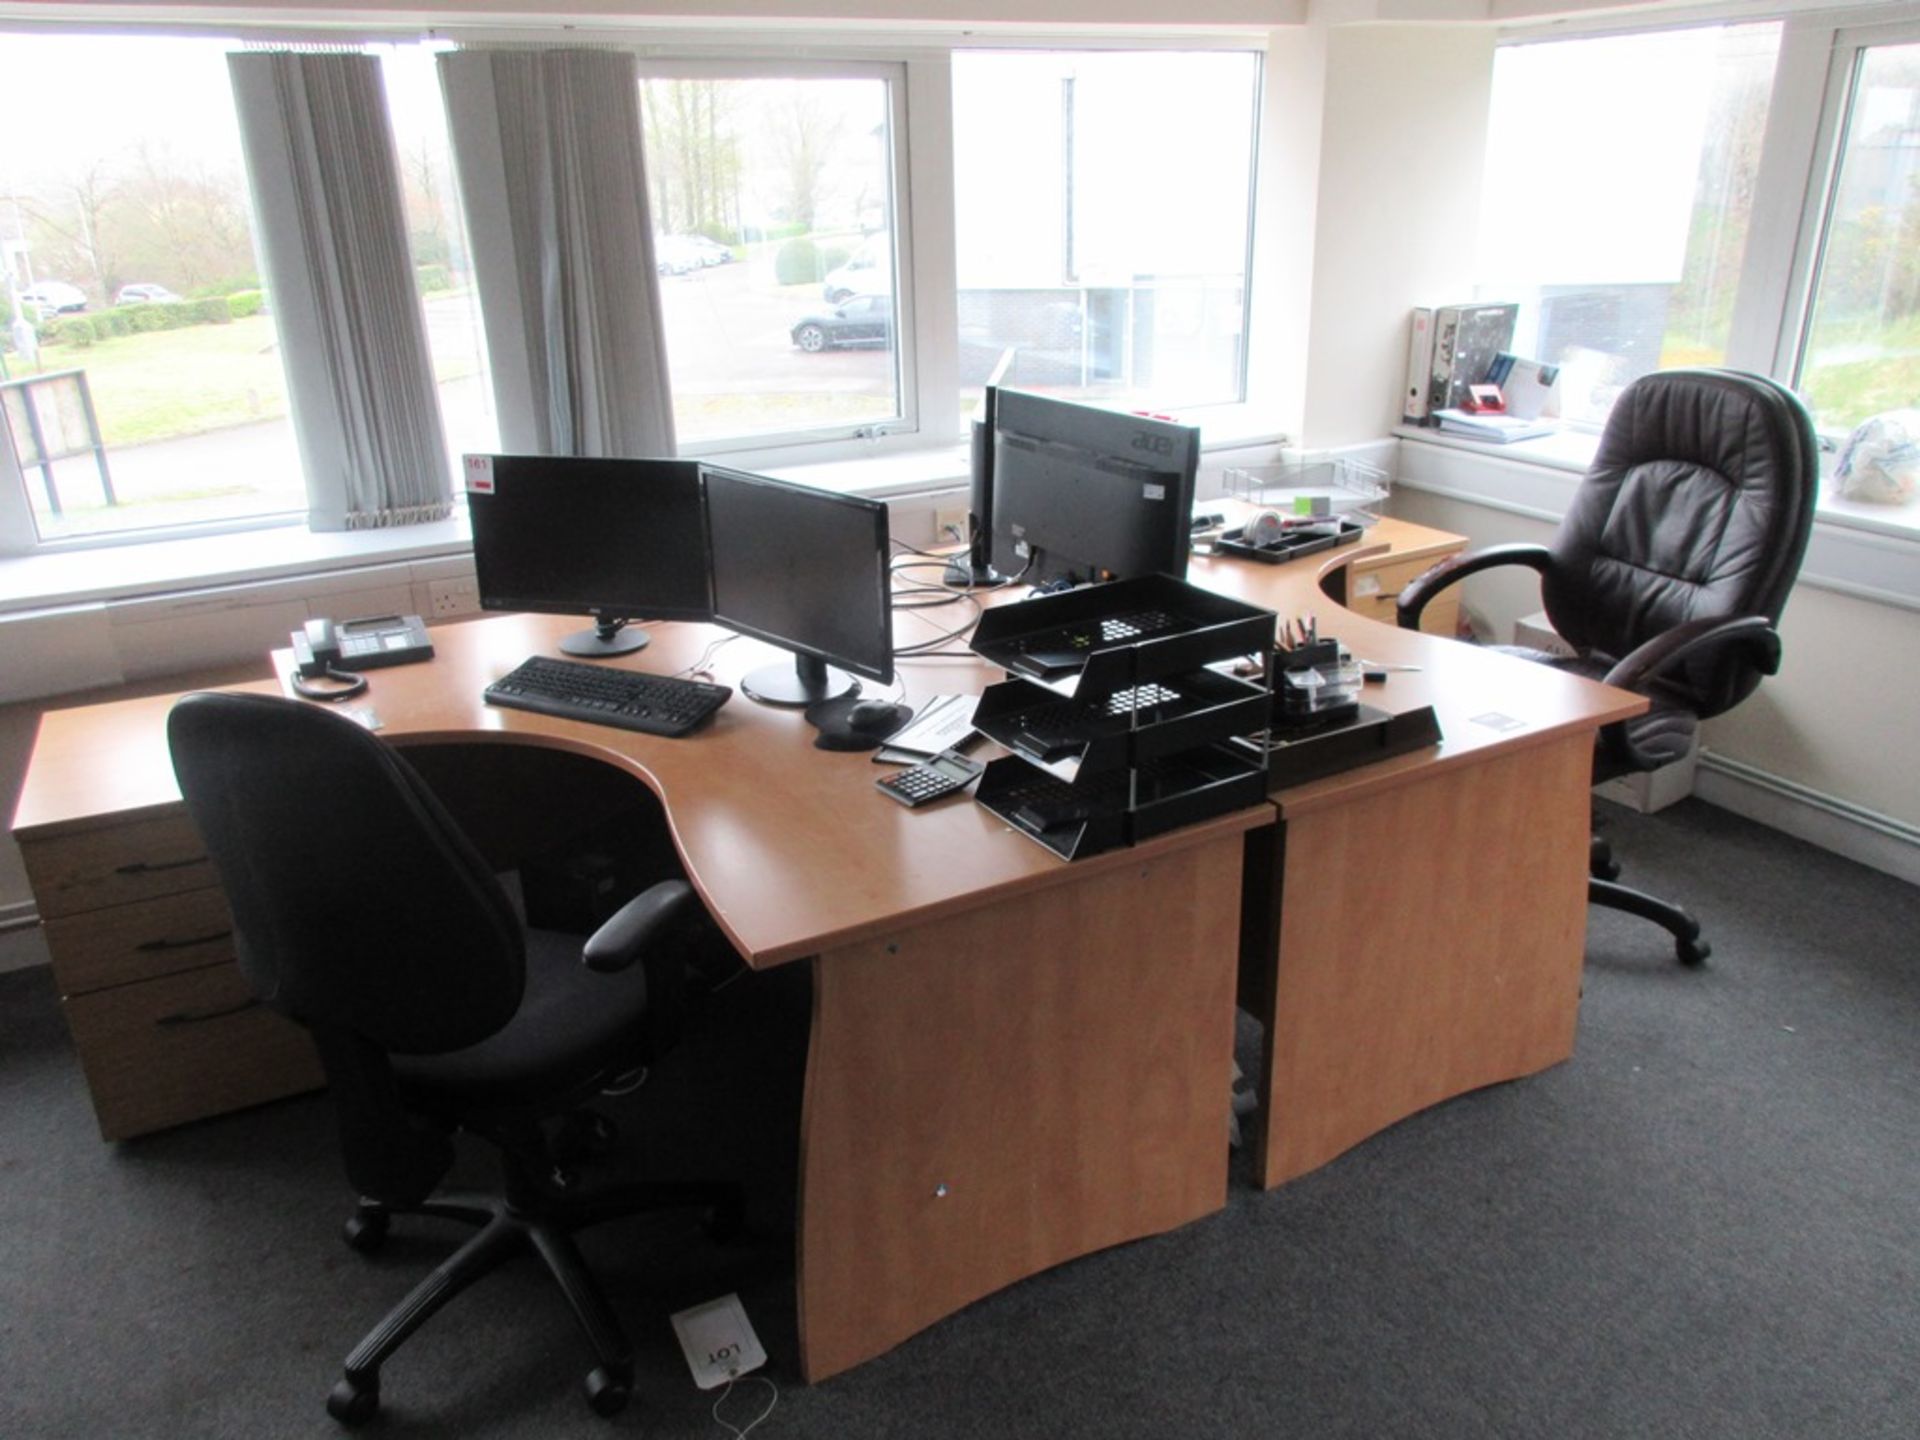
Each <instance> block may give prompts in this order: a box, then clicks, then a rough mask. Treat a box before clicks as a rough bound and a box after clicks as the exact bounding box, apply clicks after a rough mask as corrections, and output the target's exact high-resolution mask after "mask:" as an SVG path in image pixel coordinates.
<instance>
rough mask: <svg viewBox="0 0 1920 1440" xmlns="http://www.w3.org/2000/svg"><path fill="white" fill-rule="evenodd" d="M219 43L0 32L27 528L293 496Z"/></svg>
mask: <svg viewBox="0 0 1920 1440" xmlns="http://www.w3.org/2000/svg"><path fill="white" fill-rule="evenodd" d="M228 48H229V47H228V43H227V42H226V41H224V40H206V39H184V38H142V39H133V38H123V37H110V36H87V37H72V36H48V35H0V73H4V74H6V75H7V77H8V80H7V98H8V106H9V109H10V111H11V112H12V114H13V116H14V120H15V122H16V123H15V124H14V125H13V126H12V127H11V133H10V135H9V138H8V143H7V151H8V164H7V167H6V169H5V171H4V172H0V183H4V184H5V185H6V187H7V189H6V195H5V198H4V208H3V209H0V237H3V238H4V241H5V258H6V285H7V287H8V290H9V291H10V297H9V298H10V299H11V300H12V302H13V304H12V313H11V314H9V315H8V317H7V319H8V321H9V325H8V336H7V347H8V353H7V354H6V355H5V365H6V372H7V376H6V380H5V386H4V395H5V409H6V415H7V419H8V421H9V428H10V430H11V432H12V437H13V444H14V449H15V454H16V456H17V457H18V458H19V460H20V462H21V465H22V471H23V479H24V480H25V482H26V490H27V495H28V499H29V503H30V509H31V516H32V524H33V527H34V530H35V532H36V534H37V538H38V539H40V540H42V541H46V540H66V539H73V538H75V537H89V536H101V535H109V534H114V533H118V532H131V531H142V530H148V529H152V528H154V527H158V526H172V525H180V524H187V523H197V522H198V523H204V522H233V521H244V520H255V519H259V518H260V517H263V516H272V515H282V516H289V517H291V516H294V515H298V514H300V513H301V512H303V511H304V509H305V507H306V491H305V487H304V485H303V484H302V481H301V476H300V464H299V460H298V457H297V454H296V451H295V447H294V442H293V430H292V426H291V424H290V423H289V421H288V419H287V397H286V381H285V378H284V376H283V373H282V371H281V366H280V355H279V344H278V337H277V336H276V334H275V331H274V321H273V316H272V315H271V314H270V313H269V311H268V310H267V308H266V307H265V306H264V304H263V297H262V295H261V291H260V278H259V271H258V267H257V264H256V262H255V258H254V243H253V230H252V221H251V216H250V210H251V202H250V200H249V198H248V194H247V185H246V178H245V170H244V167H243V166H242V164H241V159H240V144H239V134H238V130H237V128H236V126H235V123H234V117H233V102H232V98H231V91H230V89H229V87H228V84H227V66H226V52H227V49H228ZM81 76H84V77H86V79H85V89H86V90H87V91H88V92H89V93H90V94H92V95H94V96H96V97H100V96H111V97H113V101H112V103H111V104H107V103H98V104H96V103H86V104H76V103H75V85H76V83H77V78H78V77H81ZM135 115H137V116H138V117H139V119H138V123H137V124H133V123H129V120H128V117H129V116H135ZM25 116H40V117H43V119H44V121H45V123H41V124H35V125H33V126H32V127H31V128H30V129H29V128H27V127H24V126H22V125H21V124H19V123H18V122H19V121H20V120H21V118H22V117H25Z"/></svg>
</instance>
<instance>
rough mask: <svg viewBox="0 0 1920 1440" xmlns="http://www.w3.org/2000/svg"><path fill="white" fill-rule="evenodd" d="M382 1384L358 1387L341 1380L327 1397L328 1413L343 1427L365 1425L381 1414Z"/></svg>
mask: <svg viewBox="0 0 1920 1440" xmlns="http://www.w3.org/2000/svg"><path fill="white" fill-rule="evenodd" d="M379 1410H380V1382H379V1381H378V1380H373V1381H371V1382H369V1383H367V1384H365V1385H356V1384H354V1382H353V1381H352V1380H341V1381H340V1382H339V1383H338V1384H337V1385H335V1386H334V1387H333V1390H332V1393H330V1394H329V1395H328V1396H327V1413H328V1414H329V1415H331V1416H332V1417H333V1418H334V1419H336V1420H338V1421H339V1422H340V1423H341V1424H342V1425H364V1424H366V1423H367V1421H369V1420H371V1419H373V1417H374V1416H375V1415H376V1414H378V1413H379Z"/></svg>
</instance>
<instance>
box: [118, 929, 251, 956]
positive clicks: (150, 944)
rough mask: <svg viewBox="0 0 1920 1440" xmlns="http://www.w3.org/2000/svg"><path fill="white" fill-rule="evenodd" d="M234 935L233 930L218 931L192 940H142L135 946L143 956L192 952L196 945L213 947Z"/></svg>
mask: <svg viewBox="0 0 1920 1440" xmlns="http://www.w3.org/2000/svg"><path fill="white" fill-rule="evenodd" d="M232 934H233V931H231V930H216V931H214V932H213V933H212V934H211V935H196V936H194V937H193V938H192V939H191V940H142V941H141V942H140V943H139V944H138V945H136V946H134V947H133V948H134V949H135V950H138V951H140V952H141V953H143V954H151V953H152V952H153V951H155V950H191V949H192V948H193V947H194V946H196V945H211V944H213V942H214V941H216V940H225V939H227V938H228V937H229V936H231V935H232Z"/></svg>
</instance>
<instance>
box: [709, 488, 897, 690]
mask: <svg viewBox="0 0 1920 1440" xmlns="http://www.w3.org/2000/svg"><path fill="white" fill-rule="evenodd" d="M704 475H705V481H706V492H707V536H708V545H709V547H710V554H711V563H712V567H713V618H714V620H715V621H716V622H717V623H719V624H721V625H725V626H727V627H728V628H729V629H732V630H737V631H739V632H740V633H741V634H742V635H751V636H752V637H753V638H754V639H756V640H765V641H766V642H768V643H769V644H772V645H778V646H780V647H781V648H782V649H785V650H791V651H792V652H793V656H794V659H793V664H792V665H791V666H788V665H768V666H764V667H762V668H761V669H758V670H755V671H754V672H753V673H752V674H750V675H747V676H744V677H743V678H742V679H741V681H740V688H741V689H742V690H744V691H745V692H746V693H747V694H748V695H750V696H752V697H753V698H754V699H755V700H759V701H763V702H765V703H767V704H770V705H811V704H813V703H814V702H816V701H819V700H831V699H833V698H834V697H835V696H839V695H844V694H846V693H847V692H848V691H850V690H852V689H853V688H854V687H855V681H854V678H853V677H854V676H855V675H864V676H866V677H867V678H869V679H872V680H878V681H880V682H882V683H883V684H890V683H892V680H893V608H892V607H893V596H892V589H891V585H890V581H891V576H890V574H889V573H888V564H887V507H886V506H885V505H883V504H881V503H880V502H879V501H877V500H863V499H860V498H858V497H856V496H852V495H836V494H833V493H832V492H830V491H826V490H815V489H813V488H811V487H810V486H806V485H792V484H788V483H787V482H785V481H783V480H771V479H768V478H767V477H766V476H764V475H746V474H742V473H741V472H739V471H737V470H723V469H720V468H718V467H716V466H711V465H709V466H706V467H704ZM849 671H850V672H852V673H851V674H849V673H847V672H849Z"/></svg>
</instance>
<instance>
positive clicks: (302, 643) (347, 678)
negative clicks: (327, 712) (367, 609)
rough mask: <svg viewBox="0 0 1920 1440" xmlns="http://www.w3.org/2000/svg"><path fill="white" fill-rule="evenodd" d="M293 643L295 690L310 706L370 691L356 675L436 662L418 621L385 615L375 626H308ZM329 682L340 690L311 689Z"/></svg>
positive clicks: (318, 623) (317, 621) (316, 622)
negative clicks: (416, 662)
mask: <svg viewBox="0 0 1920 1440" xmlns="http://www.w3.org/2000/svg"><path fill="white" fill-rule="evenodd" d="M291 638H292V641H293V663H294V670H295V673H294V676H293V690H294V693H295V694H296V695H301V696H304V697H306V698H307V699H309V700H345V699H347V698H348V697H349V696H353V695H358V694H359V693H360V692H361V691H363V690H365V689H366V688H367V677H366V676H364V675H361V674H358V673H356V672H358V671H361V670H377V669H379V668H380V667H381V666H383V665H405V664H407V663H408V662H410V661H413V660H431V659H432V658H433V641H432V640H430V639H428V638H427V627H426V625H425V624H424V623H423V622H422V621H421V619H420V617H419V616H418V615H382V616H378V617H376V618H373V619H370V620H343V621H341V622H340V623H339V624H337V625H336V624H335V623H334V622H333V621H331V620H326V619H315V620H309V621H308V622H307V624H306V628H305V629H304V630H296V631H294V632H293V635H292V637H291ZM321 677H325V678H327V679H329V680H338V681H341V682H342V684H341V685H340V687H339V688H337V689H336V688H331V687H326V686H318V685H309V684H307V683H306V682H307V681H309V680H317V679H320V678H321Z"/></svg>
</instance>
